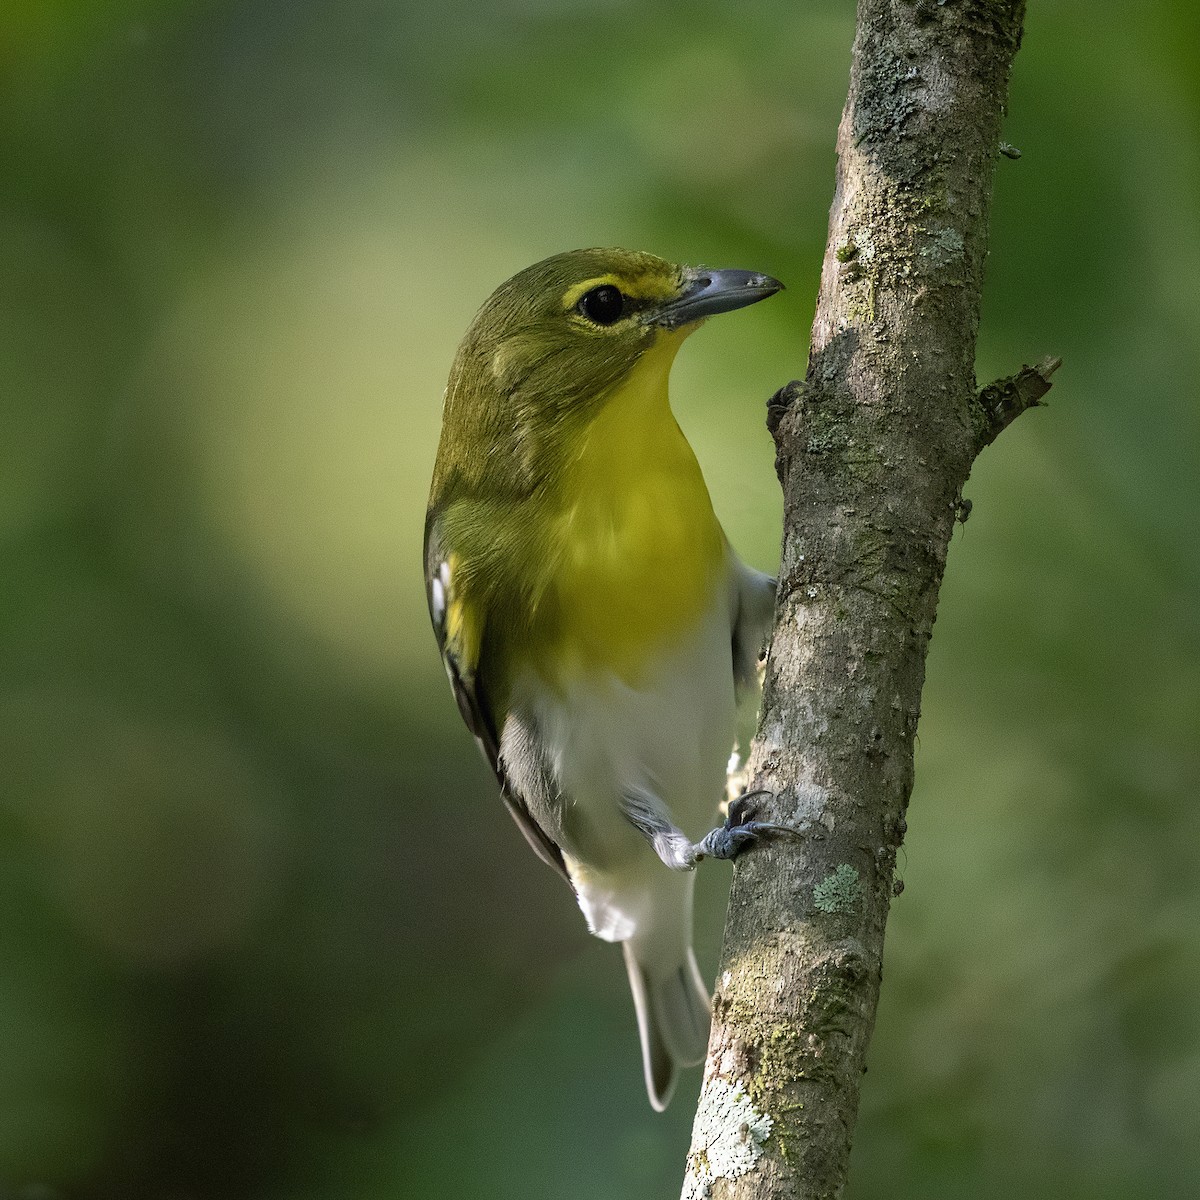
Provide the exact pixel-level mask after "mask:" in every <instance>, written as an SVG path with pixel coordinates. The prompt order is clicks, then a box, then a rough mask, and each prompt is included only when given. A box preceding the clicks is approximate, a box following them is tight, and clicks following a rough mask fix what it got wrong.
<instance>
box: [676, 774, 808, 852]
mask: <svg viewBox="0 0 1200 1200" xmlns="http://www.w3.org/2000/svg"><path fill="white" fill-rule="evenodd" d="M771 794H772V793H770V792H768V791H764V790H759V791H756V792H744V793H743V794H742V795H740V796H739V797H738V798H737V799H736V800H733V801H731V802H730V805H729V814H728V816H726V818H725V821H724V823H723V824H721V825H718V826H717V827H716V829H714V830H712V831H711V832H710V833H707V834H705V836H704V837H703V838H702V839H701V840H700V841H698V842H697V843H696V845H695V846H694V847H693V849H694V851H695V855H696V861H697V862H699V861H700V860H701V859H702V858H730V859H732V858H737V856H738V855H739V854H741V852H742V851H743V850H745V849H746V848H747V847H748V846H752V845H753V844H754V843H755V842H757V841H758V840H759V838H761V837H764V836H768V835H771V834H777V833H794V832H795V830H793V829H789V828H788V827H787V826H786V825H776V824H774V823H773V822H771V821H756V820H755V819H754V814H755V812H756V811H757V810H756V809H755V806H754V800H755V798H756V797H758V796H769V795H771Z"/></svg>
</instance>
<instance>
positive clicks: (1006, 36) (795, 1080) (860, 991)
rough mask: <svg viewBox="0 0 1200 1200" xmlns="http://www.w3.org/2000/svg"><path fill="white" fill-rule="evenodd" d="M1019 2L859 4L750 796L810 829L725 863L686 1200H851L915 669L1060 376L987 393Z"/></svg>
mask: <svg viewBox="0 0 1200 1200" xmlns="http://www.w3.org/2000/svg"><path fill="white" fill-rule="evenodd" d="M1024 7H1025V6H1024V2H1023V0H860V3H859V5H858V28H857V35H856V38H855V43H854V52H853V62H852V68H851V80H850V92H849V98H848V100H847V103H846V108H845V112H844V114H843V117H842V122H841V127H840V130H839V133H838V155H839V166H838V174H837V185H836V192H835V196H834V201H833V208H832V212H831V215H830V227H829V242H828V246H827V248H826V254H825V262H824V268H823V272H822V278H821V288H820V296H819V301H818V306H817V313H816V319H815V322H814V325H813V333H812V342H811V349H810V356H809V364H808V372H807V375H806V377H805V379H804V380H802V381H797V382H794V383H792V384H789V385H788V386H787V387H786V388H784V389H782V390H781V391H780V393H779V394H777V395H776V396H775V397H774V399H773V400H772V401H771V403H770V406H769V415H768V424H769V425H770V426H771V429H772V432H773V434H774V436H775V440H776V446H777V469H778V472H779V477H780V481H781V483H782V485H783V492H784V506H785V510H784V529H785V532H784V544H783V555H782V563H781V566H780V575H779V599H778V608H777V612H776V628H775V634H774V640H773V643H772V647H771V652H770V657H769V660H768V665H767V673H766V682H765V690H764V696H763V707H762V716H761V720H760V725H759V731H758V736H757V738H756V740H755V743H754V746H753V749H752V752H751V758H750V768H749V785H750V787H751V788H754V789H759V788H761V789H766V790H767V791H769V792H770V793H772V795H771V797H770V798H768V799H766V800H764V801H763V802H762V803H761V804H760V815H761V816H762V817H763V818H765V819H767V820H771V821H775V822H780V823H783V824H787V825H790V826H792V827H794V828H795V829H797V830H799V831H800V832H799V834H798V836H796V837H794V838H777V839H775V840H773V841H772V842H771V843H770V844H768V845H764V846H761V847H758V848H756V849H754V850H753V851H752V852H751V853H748V854H746V855H744V856H743V857H742V858H741V859H740V860H739V861H738V863H737V865H736V869H735V874H734V881H733V890H732V894H731V897H730V903H729V912H728V917H727V923H726V929H725V941H724V948H723V954H722V961H721V966H720V967H719V969H718V977H717V987H716V995H715V998H714V1018H713V1030H712V1039H711V1042H710V1044H709V1053H708V1060H707V1064H706V1068H705V1077H704V1086H703V1090H702V1093H701V1098H700V1104H699V1108H698V1111H697V1116H696V1123H695V1127H694V1130H693V1138H692V1149H691V1153H690V1155H689V1159H688V1176H687V1181H686V1183H685V1186H684V1196H685V1197H686V1198H688V1200H694V1198H696V1197H706V1196H712V1197H715V1198H716V1200H735V1198H736V1200H749V1198H750V1197H754V1198H755V1200H774V1198H777V1197H804V1198H817V1197H822V1198H823V1197H834V1196H838V1195H840V1194H841V1192H842V1188H843V1186H844V1183H845V1178H846V1170H847V1165H848V1159H849V1153H850V1141H851V1134H852V1131H853V1127H854V1122H855V1119H856V1115H857V1110H858V1099H859V1084H860V1079H861V1076H862V1073H863V1071H864V1070H865V1069H866V1068H865V1057H866V1050H867V1043H868V1041H869V1039H870V1036H871V1031H872V1028H873V1026H874V1021H875V1009H876V1002H877V1000H878V995H879V985H880V979H881V962H882V955H883V937H884V925H885V922H886V919H887V913H888V906H889V903H890V901H891V898H892V895H893V893H894V892H898V890H899V884H898V883H897V882H896V881H895V877H894V870H895V864H896V851H897V849H898V847H899V846H900V844H901V842H902V840H903V837H904V833H905V809H906V806H907V804H908V798H909V795H910V792H911V790H912V781H913V738H914V734H915V733H916V727H917V717H918V714H919V712H920V700H921V687H922V684H923V682H924V675H925V656H926V650H927V647H928V644H929V639H930V636H931V633H932V629H933V621H934V614H935V611H936V607H937V598H938V590H939V587H940V585H941V580H942V572H943V567H944V565H945V561H946V552H947V548H948V546H949V542H950V535H951V533H952V531H953V528H954V523H955V520H956V519H965V515H966V506H965V505H964V502H963V499H962V487H963V485H964V483H965V482H966V480H967V476H968V473H969V472H970V469H971V465H972V463H973V461H974V459H975V457H976V455H977V454H978V453H979V452H980V451H981V450H982V449H983V447H984V446H986V445H987V444H989V443H990V442H991V441H992V440H993V439H994V438H995V437H996V436H997V434H998V433H999V432H1000V431H1001V430H1002V429H1003V428H1004V427H1005V426H1006V425H1007V424H1008V423H1009V422H1010V421H1011V420H1013V419H1014V418H1015V417H1016V416H1017V415H1018V414H1019V413H1020V412H1021V411H1023V410H1024V409H1025V408H1027V407H1030V406H1032V405H1034V404H1037V403H1038V401H1039V400H1040V398H1041V396H1042V395H1044V394H1045V392H1046V391H1047V390H1048V388H1049V376H1050V374H1051V372H1052V371H1053V370H1054V368H1055V367H1056V366H1057V365H1058V364H1057V361H1056V360H1052V359H1047V360H1045V361H1044V362H1043V363H1042V364H1040V365H1039V366H1038V367H1037V368H1024V369H1023V370H1022V371H1021V372H1019V373H1018V374H1016V375H1015V376H1013V377H1012V378H1011V379H1007V380H1003V381H1000V382H999V383H996V384H993V385H991V386H989V387H987V388H985V389H983V390H982V391H980V392H977V390H976V385H975V374H974V360H975V340H976V331H977V329H978V324H979V311H980V297H981V289H982V283H983V272H984V261H985V258H986V254H987V236H988V216H989V208H990V197H991V181H992V173H993V169H994V165H995V163H996V160H997V156H998V154H1000V153H1001V152H1002V150H1001V145H1002V144H1001V142H1000V126H1001V119H1002V115H1003V111H1004V106H1005V101H1006V97H1007V92H1008V78H1009V70H1010V67H1011V64H1012V60H1013V56H1014V55H1015V53H1016V51H1017V47H1018V45H1019V43H1020V39H1021V30H1022V20H1023V16H1024Z"/></svg>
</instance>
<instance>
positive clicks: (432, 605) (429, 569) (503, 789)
mask: <svg viewBox="0 0 1200 1200" xmlns="http://www.w3.org/2000/svg"><path fill="white" fill-rule="evenodd" d="M446 561H447V556H446V554H445V553H444V551H443V547H442V545H441V540H440V538H439V536H438V528H437V519H436V515H435V514H434V513H432V512H431V513H430V514H429V515H428V517H427V518H426V520H425V600H426V603H427V604H428V605H429V616H430V619H431V620H432V621H433V632H434V634H435V635H436V636H437V642H438V649H439V650H440V651H441V653H442V662H443V663H445V665H446V674H447V675H448V676H449V677H450V687H451V688H452V689H453V691H454V699H455V700H456V701H457V702H458V711H459V712H460V713H462V718H463V721H465V722H466V725H467V728H468V729H469V730H470V731H471V732H472V733H473V734H474V735H475V741H476V743H477V744H478V746H479V749H480V751H481V752H482V754H483V756H484V758H486V759H487V761H488V765H489V766H490V767H491V768H492V770H493V771H494V772H495V773H496V778H497V779H498V780H499V781H500V797H501V799H502V800H503V801H504V806H505V807H506V808H507V809H508V811H509V813H510V814H511V816H512V818H513V820H514V821H516V823H517V828H518V829H520V831H521V833H522V834H523V835H524V837H525V840H526V841H527V842H528V843H529V845H530V846H531V847H532V848H533V852H534V853H535V854H536V855H537V856H538V858H540V859H541V860H542V862H544V863H545V864H546V865H547V866H550V867H553V868H554V869H555V870H556V871H557V872H558V873H559V874H560V875H561V876H562V877H563V878H564V879H565V880H566V881H567V882H568V883H570V882H571V878H570V876H569V875H568V874H567V866H566V863H565V862H564V861H563V856H562V851H561V850H560V849H559V848H558V846H557V844H556V843H555V841H554V839H553V838H551V837H550V835H549V834H548V833H546V831H545V830H544V829H543V828H542V827H541V826H540V825H539V824H538V823H537V821H536V820H534V817H533V814H532V813H531V812H530V811H529V806H528V805H527V804H526V803H525V801H524V799H522V797H521V796H520V794H519V793H518V792H517V790H516V789H515V788H514V787H513V786H512V785H511V783H510V782H509V780H508V779H507V778H506V777H505V772H504V764H503V762H502V761H501V759H500V737H499V733H498V731H497V729H496V722H495V718H494V716H493V714H492V713H491V711H490V710H489V708H488V705H487V702H486V699H485V697H484V694H483V690H482V688H481V687H480V686H479V685H480V680H479V678H478V675H477V673H476V669H475V668H476V666H477V664H476V663H466V662H462V661H461V660H460V659H459V657H458V655H456V653H455V651H454V647H452V646H451V645H450V644H449V642H448V641H447V639H446V612H447V608H448V606H449V603H450V596H449V595H448V588H447V584H446V582H444V581H443V578H442V575H443V564H445V563H446ZM447 570H448V568H447ZM450 586H451V587H452V586H453V581H450ZM439 589H440V594H439Z"/></svg>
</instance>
